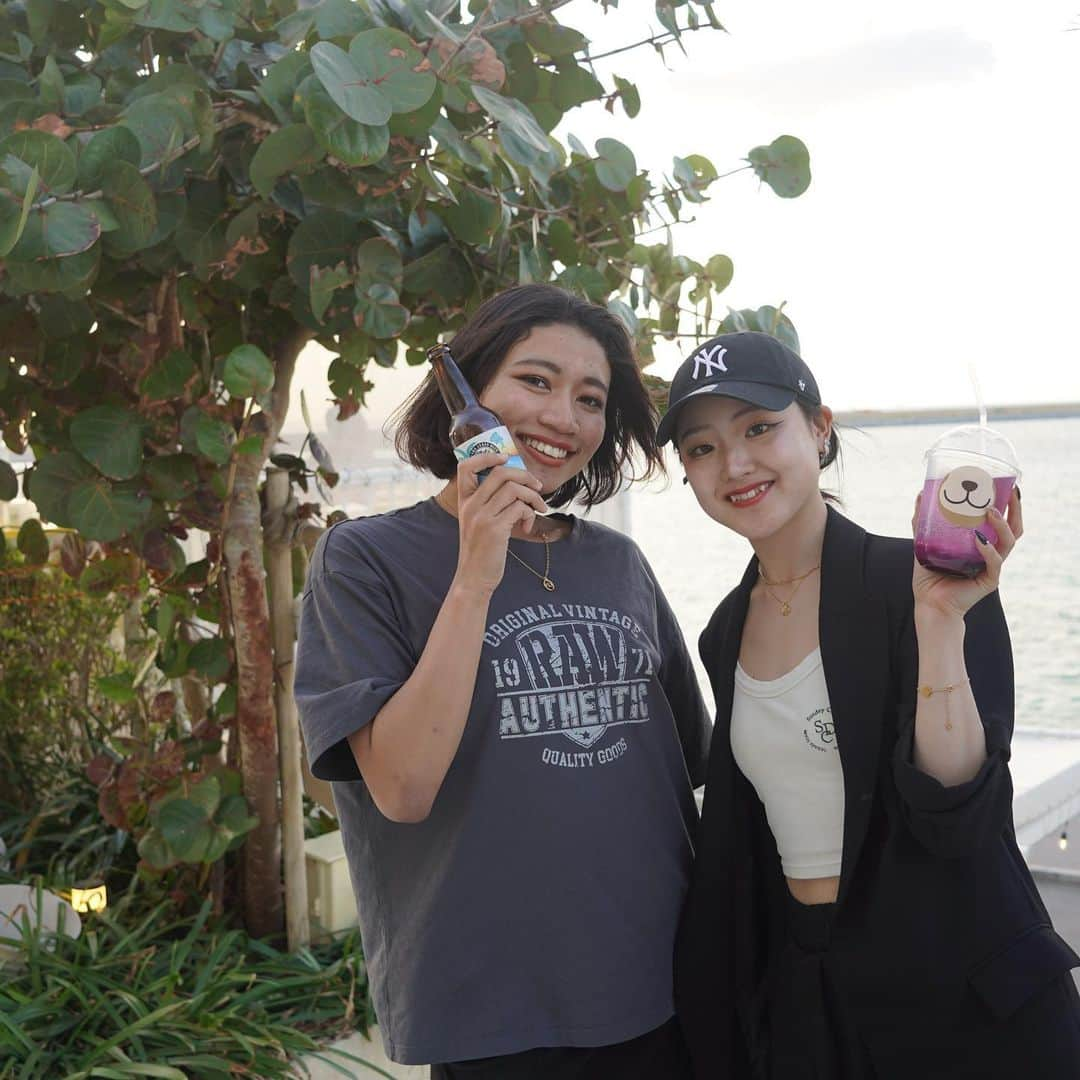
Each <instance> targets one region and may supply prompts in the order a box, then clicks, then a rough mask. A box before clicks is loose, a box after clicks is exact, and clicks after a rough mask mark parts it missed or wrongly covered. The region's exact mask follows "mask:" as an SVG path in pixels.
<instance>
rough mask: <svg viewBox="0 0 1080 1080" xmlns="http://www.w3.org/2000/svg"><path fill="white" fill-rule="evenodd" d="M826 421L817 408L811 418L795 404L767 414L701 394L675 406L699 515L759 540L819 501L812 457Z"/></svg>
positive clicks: (826, 429)
mask: <svg viewBox="0 0 1080 1080" xmlns="http://www.w3.org/2000/svg"><path fill="white" fill-rule="evenodd" d="M831 420H832V414H831V412H829V410H828V409H826V408H824V407H822V409H821V416H820V417H819V418H818V419H816V420H813V421H811V420H808V419H807V417H806V415H805V414H804V413H803V411H802V410H801V409H800V408H799V406H798V405H796V404H791V405H789V406H788V407H787V408H786V409H784V410H783V411H782V412H769V411H768V410H766V409H761V408H758V407H757V406H755V405H749V404H747V403H746V402H745V401H738V400H736V399H735V398H728V397H719V396H716V395H708V396H703V397H701V398H699V399H698V400H695V401H691V402H689V403H688V404H687V405H686V406H685V407H684V408H683V410H682V414H681V415H680V417H679V425H678V430H677V433H676V438H675V445H676V447H677V448H678V451H679V457H680V458H681V460H682V464H683V468H684V469H685V470H686V476H687V479H688V480H689V481H690V486H691V487H692V488H693V489H694V495H695V496H696V498H697V500H698V503H699V504H700V505H701V508H702V509H703V510H704V511H705V513H707V514H708V515H709V517H711V518H713V519H714V520H715V521H718V522H719V523H720V524H721V525H726V526H727V527H728V528H729V529H732V530H733V531H735V532H737V533H739V534H740V535H741V536H745V537H746V538H747V539H748V540H751V541H753V540H763V539H765V538H767V537H769V536H772V535H774V534H775V533H777V532H778V531H779V530H781V529H783V528H784V527H785V526H786V525H788V524H789V523H791V522H792V521H793V520H795V519H796V518H797V517H798V516H799V515H800V514H801V513H803V512H806V511H807V510H808V509H809V508H810V507H812V506H814V505H815V504H816V503H820V499H821V495H820V492H819V490H818V475H819V473H820V467H819V463H818V462H819V458H818V455H819V452H820V449H821V446H822V444H823V443H824V442H825V441H826V440H827V438H828V434H829V425H830V423H831Z"/></svg>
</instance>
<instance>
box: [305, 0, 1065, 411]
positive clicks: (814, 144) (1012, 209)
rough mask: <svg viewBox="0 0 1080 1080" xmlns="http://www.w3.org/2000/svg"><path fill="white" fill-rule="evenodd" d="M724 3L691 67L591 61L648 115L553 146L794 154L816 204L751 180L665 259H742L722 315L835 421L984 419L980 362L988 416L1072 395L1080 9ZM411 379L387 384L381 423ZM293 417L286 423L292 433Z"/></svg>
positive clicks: (625, 23)
mask: <svg viewBox="0 0 1080 1080" xmlns="http://www.w3.org/2000/svg"><path fill="white" fill-rule="evenodd" d="M652 9H653V4H652V2H651V0H621V3H620V5H619V7H618V9H617V10H612V11H610V12H609V14H607V15H606V16H605V15H603V14H602V12H601V10H600V7H599V5H598V4H595V3H593V2H592V0H574V2H573V3H571V4H570V5H568V6H567V7H565V8H562V9H561V10H560V11H559V14H558V17H559V19H560V21H562V22H563V23H565V24H566V25H570V26H574V27H575V28H577V29H579V30H581V31H582V32H583V33H585V34H586V35H587V36H588V37H589V38H590V39H591V40H592V42H593V51H594V52H600V51H607V50H608V49H613V48H617V47H618V46H620V45H624V44H630V43H632V42H634V41H637V40H640V39H642V38H644V37H647V36H648V34H649V33H650V32H652V31H654V30H655V29H656V24H655V21H654V20H653V19H652V18H651V12H652ZM716 11H717V14H718V15H719V17H720V19H721V21H722V22H723V23H724V25H725V27H726V30H727V32H726V33H719V32H715V31H711V30H702V31H699V32H698V33H696V34H688V35H686V37H685V38H684V41H685V45H686V50H687V54H688V55H687V56H683V55H681V54H680V52H679V50H678V48H677V47H669V48H667V49H666V50H665V54H664V57H663V58H661V57H659V56H658V55H657V54H656V53H655V52H654V51H653V50H652V49H651V48H646V49H642V50H638V51H636V52H630V53H625V54H623V55H621V56H616V57H612V58H611V59H610V60H605V61H600V62H599V63H598V70H599V72H600V74H601V78H602V81H604V82H605V83H607V84H610V76H611V75H612V74H618V75H621V76H623V77H625V78H630V79H632V80H633V81H634V82H635V83H636V84H637V86H638V88H639V91H640V93H641V99H642V108H641V112H640V114H639V115H638V117H637V118H636V119H634V120H632V121H631V120H629V119H627V118H626V117H625V116H624V115H623V114H622V111H621V109H619V108H617V109H616V115H615V116H614V117H613V116H611V115H610V114H608V113H607V112H605V111H604V110H603V109H602V108H601V107H599V106H597V105H590V106H586V107H584V108H582V109H578V110H575V111H574V112H572V113H571V114H570V115H569V117H568V118H567V119H566V120H565V121H564V123H563V124H562V125H561V126H560V128H558V129H557V130H556V132H555V134H556V136H558V137H560V138H563V139H565V136H566V134H567V133H568V132H573V133H574V134H575V135H577V136H578V138H580V139H582V141H584V142H585V143H586V144H587V145H589V146H592V145H593V144H594V143H595V140H596V139H597V138H600V137H603V136H609V137H614V138H618V139H621V140H622V141H623V142H625V143H627V145H629V146H630V147H631V148H632V149H633V150H634V151H635V153H636V155H637V160H638V165H639V167H641V168H647V169H649V170H650V171H652V172H654V173H655V174H656V175H657V176H659V175H660V174H662V173H665V172H666V173H667V174H669V175H670V172H671V162H672V157H673V155H676V154H678V155H680V156H686V155H687V154H691V153H699V154H704V155H705V156H706V157H708V158H709V159H710V160H711V161H712V162H713V164H714V165H715V166H716V168H717V170H718V171H719V172H721V173H723V172H726V171H728V170H730V169H735V168H738V167H739V166H740V165H741V164H744V159H745V157H746V154H747V153H748V152H749V150H750V149H751V148H753V147H755V146H759V145H763V144H767V143H769V142H771V141H772V140H773V139H774V138H776V137H777V136H778V135H782V134H791V135H796V136H798V137H799V138H800V139H802V140H803V141H804V142H805V143H806V145H807V147H808V148H809V151H810V160H811V169H812V173H813V180H812V183H811V186H810V188H809V190H808V191H807V192H806V194H804V195H803V196H802V197H800V198H798V199H780V198H778V197H777V196H775V195H774V194H773V193H772V191H771V190H770V189H769V188H768V187H765V186H763V185H761V184H759V182H758V180H757V178H756V177H754V175H753V174H752V173H751V172H740V173H737V174H736V175H734V176H731V177H728V178H727V179H724V180H722V181H719V182H718V183H716V184H714V185H713V188H712V189H711V190H712V197H711V200H710V202H709V203H707V204H705V205H703V206H700V207H696V208H692V209H693V213H694V215H695V221H694V222H693V223H692V224H689V225H685V226H682V227H680V228H678V229H676V230H675V231H674V244H675V248H676V250H677V251H679V252H681V253H684V254H686V255H689V256H691V257H694V258H698V259H705V258H708V256H709V255H712V254H716V253H724V254H727V255H729V256H730V257H731V258H732V259H733V260H734V263H735V277H734V280H733V282H732V284H731V285H730V286H729V288H728V289H727V290H726V291H725V292H724V293H723V294H722V295H721V296H720V298H719V304H718V305H716V306H717V307H718V309H719V310H721V311H722V310H723V308H724V305H725V304H726V305H730V306H731V307H735V308H741V307H757V306H759V305H761V304H774V305H778V304H779V303H780V302H781V301H783V302H785V303H786V308H785V311H786V312H787V314H788V315H789V316H790V317H791V318H792V320H793V321H794V322H795V325H796V328H797V330H798V332H799V336H800V341H801V351H802V354H803V357H804V358H805V359H806V360H807V362H808V363H809V364H810V366H811V368H812V369H813V370H814V372H815V375H816V377H817V380H818V383H819V385H820V386H821V389H822V396H823V398H824V400H825V402H826V403H827V404H829V405H831V406H832V407H833V408H834V409H837V410H840V411H843V410H851V409H890V408H929V407H936V406H967V405H970V406H971V408H972V410H973V417H974V415H975V393H974V390H973V387H972V380H971V376H970V369H971V368H974V370H975V372H976V376H977V381H978V383H979V385H980V387H981V392H982V396H983V398H984V400H985V401H986V402H987V404H988V406H989V408H990V416H991V418H992V417H993V406H994V405H1004V404H1028V403H1041V402H1064V401H1070V402H1076V401H1080V363H1078V359H1080V357H1078V351H1080V347H1078V345H1077V338H1076V334H1075V333H1074V330H1073V327H1072V319H1073V318H1074V316H1075V311H1076V306H1077V284H1078V281H1080V275H1078V273H1077V268H1076V260H1077V258H1078V255H1080V216H1078V213H1077V209H1078V207H1077V203H1078V199H1080V184H1078V179H1080V123H1078V120H1080V94H1078V89H1080V0H1072V3H1062V2H1057V0H1029V2H1028V3H1027V4H1025V5H1023V6H1022V7H1021V6H1020V5H1015V4H1005V3H1001V2H999V0H991V2H989V3H988V2H986V0H978V2H976V0H934V2H930V0H909V2H908V3H906V4H904V5H901V6H897V5H895V4H891V5H879V4H867V3H865V0H858V2H855V0H826V2H825V3H821V4H807V3H806V2H805V0H798V2H796V0H730V2H723V0H721V2H719V3H717V5H716ZM1073 28H1075V32H1073ZM686 347H687V342H686V341H685V340H684V342H683V343H682V345H680V344H676V343H666V342H661V343H660V344H659V345H658V347H657V350H656V352H657V361H656V363H655V364H654V365H653V367H652V368H651V371H653V372H654V373H656V374H660V375H663V376H665V377H670V375H671V373H672V371H673V370H674V368H675V367H676V366H677V365H678V363H679V361H680V360H681V359H682V355H683V350H684V349H685V348H686ZM320 353H322V350H320V349H319V348H318V347H317V346H313V347H311V348H310V349H309V350H307V351H306V352H305V354H304V356H303V357H302V361H301V366H300V368H299V370H298V376H297V379H296V388H295V390H296V393H297V394H298V391H299V389H300V388H301V387H303V388H305V389H306V392H307V397H308V402H309V405H310V406H311V408H312V415H313V419H314V418H315V416H318V415H321V414H322V413H323V412H324V411H325V409H326V406H325V404H324V403H325V401H326V399H327V397H328V391H327V389H326V382H325V370H326V366H327V363H328V357H327V356H326V354H325V353H322V355H320ZM420 373H421V372H418V371H417V370H416V369H412V370H407V369H406V370H403V371H396V370H394V371H385V370H373V373H372V376H371V377H372V378H373V380H374V381H375V383H376V389H375V391H374V392H373V393H372V394H371V395H370V397H369V401H370V411H369V414H368V423H369V425H370V426H377V425H380V424H381V423H383V422H384V420H385V417H386V414H387V413H388V411H389V410H390V409H391V408H392V407H393V406H394V405H396V404H397V402H398V401H400V400H401V399H402V398H403V397H404V396H405V394H406V393H407V392H408V391H409V390H410V389H411V387H412V386H413V385H414V384H415V381H416V379H417V378H418V376H419V374H420ZM294 396H296V395H295V394H294ZM299 423H300V421H299V419H298V412H297V411H294V412H293V413H291V414H290V418H289V421H288V422H287V424H286V428H287V429H288V428H295V427H297V426H298V425H299ZM316 424H317V426H318V422H317V421H316Z"/></svg>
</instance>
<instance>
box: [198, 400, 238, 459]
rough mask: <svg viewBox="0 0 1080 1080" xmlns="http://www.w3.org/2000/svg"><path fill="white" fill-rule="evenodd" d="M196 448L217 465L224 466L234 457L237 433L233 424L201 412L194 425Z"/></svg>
mask: <svg viewBox="0 0 1080 1080" xmlns="http://www.w3.org/2000/svg"><path fill="white" fill-rule="evenodd" d="M194 435H195V447H196V449H197V450H198V451H199V453H200V454H202V455H203V457H206V458H209V459H210V460H211V461H212V462H213V463H214V464H215V465H224V464H225V462H227V461H228V460H229V458H230V457H232V448H233V443H234V442H235V441H236V433H235V432H234V431H233V429H232V425H231V424H227V423H226V422H225V421H224V420H218V419H217V418H216V417H213V416H210V415H208V414H207V413H204V412H200V413H199V415H198V416H197V417H196V418H195V425H194Z"/></svg>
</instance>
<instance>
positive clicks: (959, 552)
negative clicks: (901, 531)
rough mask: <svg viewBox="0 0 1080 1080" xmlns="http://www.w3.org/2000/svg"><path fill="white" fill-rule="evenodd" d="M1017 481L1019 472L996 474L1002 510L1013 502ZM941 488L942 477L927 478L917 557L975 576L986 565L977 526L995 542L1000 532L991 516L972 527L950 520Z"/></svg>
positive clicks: (943, 568) (917, 526) (930, 564)
mask: <svg viewBox="0 0 1080 1080" xmlns="http://www.w3.org/2000/svg"><path fill="white" fill-rule="evenodd" d="M1015 483H1016V477H1015V476H998V477H995V478H994V505H995V506H996V507H997V508H998V510H1000V511H1001V512H1002V513H1004V512H1005V507H1006V506H1008V505H1009V496H1010V495H1012V489H1013V485H1014V484H1015ZM940 488H941V480H940V479H937V480H927V481H926V485H925V486H924V487H923V492H922V500H921V502H920V503H919V518H918V521H917V522H916V523H915V558H917V559H918V560H919V562H920V563H922V565H923V566H926V567H929V568H930V569H931V570H941V571H943V572H944V573H946V574H958V575H960V576H961V577H974V576H975V575H976V574H978V573H981V572H982V570H983V568H984V567H985V566H986V562H985V560H984V559H983V557H982V553H981V552H980V551H979V546H980V545H979V542H978V541H977V540H976V539H975V528H978V530H979V532H981V533H982V534H983V536H985V537H986V539H987V540H989V541H990V543H991V544H996V543H997V538H998V535H997V532H996V530H995V529H994V526H993V525H992V524H991V519H990V518H986V519H985V520H984V521H982V522H981V523H980V524H979V525H977V526H972V527H968V526H966V525H951V524H950V523H949V522H947V521H946V520H945V519H944V518H943V517H942V515H941V508H940V505H939V504H938V491H939V489H940Z"/></svg>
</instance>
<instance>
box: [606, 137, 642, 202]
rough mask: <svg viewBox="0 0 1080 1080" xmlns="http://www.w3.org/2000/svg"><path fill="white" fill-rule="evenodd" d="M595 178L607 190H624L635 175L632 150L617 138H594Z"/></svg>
mask: <svg viewBox="0 0 1080 1080" xmlns="http://www.w3.org/2000/svg"><path fill="white" fill-rule="evenodd" d="M596 153H597V158H596V179H597V180H599V181H600V183H601V184H603V185H604V187H606V188H607V189H608V191H625V190H626V189H627V187H628V186H629V185H630V181H631V180H633V179H634V177H635V176H637V162H636V161H635V160H634V155H633V152H632V151H631V150H630V148H629V147H628V146H624V145H623V144H622V143H621V142H619V140H618V139H597V140H596Z"/></svg>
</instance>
